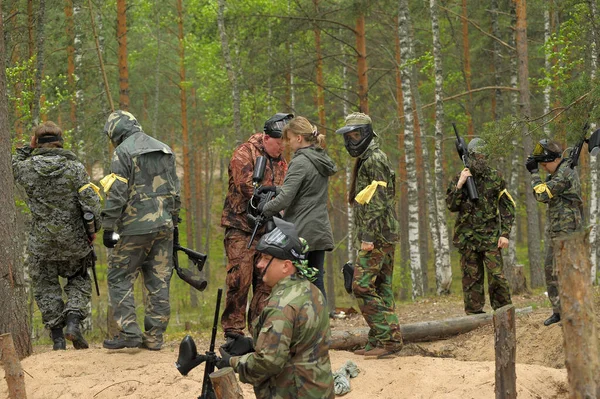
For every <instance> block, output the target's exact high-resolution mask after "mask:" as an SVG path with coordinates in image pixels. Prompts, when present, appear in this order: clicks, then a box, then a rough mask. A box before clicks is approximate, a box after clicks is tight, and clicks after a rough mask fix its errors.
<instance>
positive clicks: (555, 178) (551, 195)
mask: <svg viewBox="0 0 600 399" xmlns="http://www.w3.org/2000/svg"><path fill="white" fill-rule="evenodd" d="M538 163H539V165H541V166H542V169H544V171H545V172H546V173H547V174H548V175H547V177H546V180H545V181H544V182H542V179H541V178H540V174H539V172H538ZM525 167H526V168H527V170H528V171H529V172H530V173H531V188H532V189H533V193H534V195H535V199H536V200H538V201H539V202H543V203H545V204H548V210H547V211H546V213H547V217H548V223H547V224H546V240H545V242H546V257H545V260H544V272H545V276H546V287H547V290H548V298H549V299H550V302H551V303H552V316H550V317H549V318H548V319H546V320H545V321H544V325H545V326H549V325H551V324H554V323H558V322H559V321H560V299H559V296H558V289H559V287H558V276H557V272H556V263H555V261H554V247H553V245H552V239H554V238H556V237H559V236H561V235H566V234H570V233H573V232H575V231H581V229H582V218H583V201H582V199H581V184H580V183H579V175H578V174H577V171H576V170H574V169H572V168H571V167H570V166H569V160H568V159H567V158H562V148H561V147H560V145H559V144H558V143H556V142H553V141H550V140H548V139H543V140H540V141H539V143H538V144H537V145H536V146H535V149H534V151H533V154H532V155H531V156H530V157H528V158H527V162H526V164H525Z"/></svg>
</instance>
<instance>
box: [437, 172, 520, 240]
mask: <svg viewBox="0 0 600 399" xmlns="http://www.w3.org/2000/svg"><path fill="white" fill-rule="evenodd" d="M459 177H460V173H459V174H458V175H456V177H455V178H454V179H453V180H452V182H451V183H450V186H449V187H448V190H447V192H446V205H447V206H448V209H449V210H450V211H451V212H458V217H457V218H456V224H455V226H454V245H455V246H456V247H457V248H458V249H459V250H463V249H472V250H475V251H491V250H494V249H496V248H498V239H499V238H500V237H505V238H508V237H509V236H510V229H511V227H512V224H513V222H514V220H515V202H514V200H513V199H512V197H511V196H510V194H509V193H508V191H507V190H506V183H505V182H504V179H503V178H502V176H501V175H500V173H499V172H498V171H497V170H495V169H492V168H490V167H487V168H486V170H485V172H484V173H483V174H482V175H481V176H477V177H475V176H474V177H473V180H474V181H475V186H476V187H477V193H478V194H479V200H478V201H471V200H469V195H468V194H467V188H466V187H465V186H463V187H462V188H461V189H460V190H459V189H457V188H456V184H457V183H458V179H459Z"/></svg>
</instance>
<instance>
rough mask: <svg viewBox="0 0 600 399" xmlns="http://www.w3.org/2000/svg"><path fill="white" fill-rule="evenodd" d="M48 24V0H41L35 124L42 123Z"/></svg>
mask: <svg viewBox="0 0 600 399" xmlns="http://www.w3.org/2000/svg"><path fill="white" fill-rule="evenodd" d="M45 24H46V0H39V3H38V12H37V21H36V29H35V32H36V46H37V55H36V62H35V64H36V67H35V89H34V95H33V110H32V112H31V117H32V123H33V126H35V125H37V124H38V123H40V113H41V97H42V75H43V72H44V40H45V36H44V27H45Z"/></svg>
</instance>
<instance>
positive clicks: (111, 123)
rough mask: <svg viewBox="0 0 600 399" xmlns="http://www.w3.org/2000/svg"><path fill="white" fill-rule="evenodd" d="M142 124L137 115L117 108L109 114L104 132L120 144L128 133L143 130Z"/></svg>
mask: <svg viewBox="0 0 600 399" xmlns="http://www.w3.org/2000/svg"><path fill="white" fill-rule="evenodd" d="M141 131H142V125H140V124H139V122H138V121H137V119H136V118H135V116H133V115H132V114H130V113H129V112H127V111H123V110H117V111H115V112H113V113H112V114H110V115H109V116H108V119H107V121H106V123H105V124H104V134H106V135H107V136H108V138H109V139H110V140H111V141H112V142H113V143H114V144H115V145H119V144H121V142H122V141H123V140H124V136H126V135H127V133H135V132H141Z"/></svg>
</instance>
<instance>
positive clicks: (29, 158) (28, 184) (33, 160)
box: [12, 146, 100, 260]
mask: <svg viewBox="0 0 600 399" xmlns="http://www.w3.org/2000/svg"><path fill="white" fill-rule="evenodd" d="M12 167H13V175H14V178H15V181H16V182H17V183H18V184H19V185H21V186H22V187H23V188H24V189H25V192H26V193H27V205H28V206H29V209H30V210H31V217H32V221H31V230H30V232H29V239H28V242H27V248H28V251H29V253H30V254H32V255H34V256H38V257H43V258H44V259H51V260H67V259H81V258H83V257H84V256H86V255H87V254H88V253H89V252H90V251H91V246H90V243H89V241H88V238H87V234H86V232H85V228H84V223H83V213H84V212H91V213H93V214H94V217H95V218H96V230H98V229H99V228H100V222H99V217H100V196H99V195H98V194H97V192H96V191H95V186H93V185H91V184H90V177H89V175H88V174H87V172H86V170H85V168H84V167H83V165H82V164H81V162H79V160H78V159H77V157H76V156H75V154H73V153H72V152H71V151H67V150H65V149H62V148H34V149H32V148H31V147H29V146H25V147H23V148H19V149H17V153H16V155H14V156H13V159H12ZM96 190H97V188H96Z"/></svg>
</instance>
